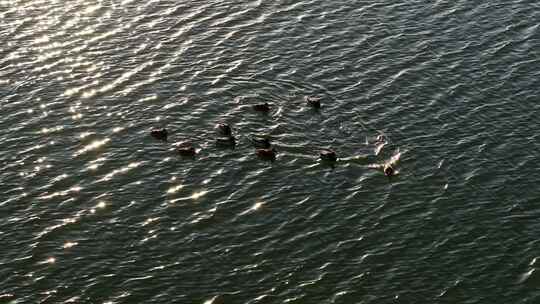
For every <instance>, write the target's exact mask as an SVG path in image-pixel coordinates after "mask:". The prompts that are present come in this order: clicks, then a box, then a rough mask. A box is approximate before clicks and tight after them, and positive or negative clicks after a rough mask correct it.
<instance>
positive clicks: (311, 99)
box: [305, 96, 321, 109]
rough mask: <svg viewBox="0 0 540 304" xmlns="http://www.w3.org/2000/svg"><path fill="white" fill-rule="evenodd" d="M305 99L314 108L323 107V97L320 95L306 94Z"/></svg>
mask: <svg viewBox="0 0 540 304" xmlns="http://www.w3.org/2000/svg"><path fill="white" fill-rule="evenodd" d="M305 100H306V102H307V104H308V105H309V106H310V107H312V108H314V109H320V108H321V99H320V98H319V97H313V96H306V97H305Z"/></svg>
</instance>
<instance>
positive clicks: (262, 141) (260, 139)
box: [249, 135, 270, 149]
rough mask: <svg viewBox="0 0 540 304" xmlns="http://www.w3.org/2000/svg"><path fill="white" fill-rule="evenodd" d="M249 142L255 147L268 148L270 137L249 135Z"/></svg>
mask: <svg viewBox="0 0 540 304" xmlns="http://www.w3.org/2000/svg"><path fill="white" fill-rule="evenodd" d="M249 140H250V141H251V143H252V144H253V145H254V146H255V147H257V148H263V149H269V148H270V139H269V138H268V137H266V136H255V135H253V136H251V137H250V138H249Z"/></svg>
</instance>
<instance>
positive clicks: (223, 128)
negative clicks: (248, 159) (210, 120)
mask: <svg viewBox="0 0 540 304" xmlns="http://www.w3.org/2000/svg"><path fill="white" fill-rule="evenodd" d="M216 129H217V130H218V132H219V134H221V135H223V136H231V135H232V129H231V126H229V125H228V124H224V123H220V124H218V125H217V126H216Z"/></svg>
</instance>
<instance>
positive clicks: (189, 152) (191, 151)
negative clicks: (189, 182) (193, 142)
mask: <svg viewBox="0 0 540 304" xmlns="http://www.w3.org/2000/svg"><path fill="white" fill-rule="evenodd" d="M176 151H177V152H178V154H180V156H187V157H193V156H195V155H196V154H197V152H196V151H195V148H193V147H192V146H188V147H179V148H178V149H177V150H176Z"/></svg>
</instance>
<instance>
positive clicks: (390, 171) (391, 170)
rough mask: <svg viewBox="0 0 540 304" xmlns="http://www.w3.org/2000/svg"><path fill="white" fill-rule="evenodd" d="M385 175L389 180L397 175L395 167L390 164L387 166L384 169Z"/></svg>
mask: <svg viewBox="0 0 540 304" xmlns="http://www.w3.org/2000/svg"><path fill="white" fill-rule="evenodd" d="M383 171H384V175H386V176H388V178H390V177H392V176H394V175H395V174H396V170H394V167H392V165H390V164H386V165H384V167H383Z"/></svg>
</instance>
